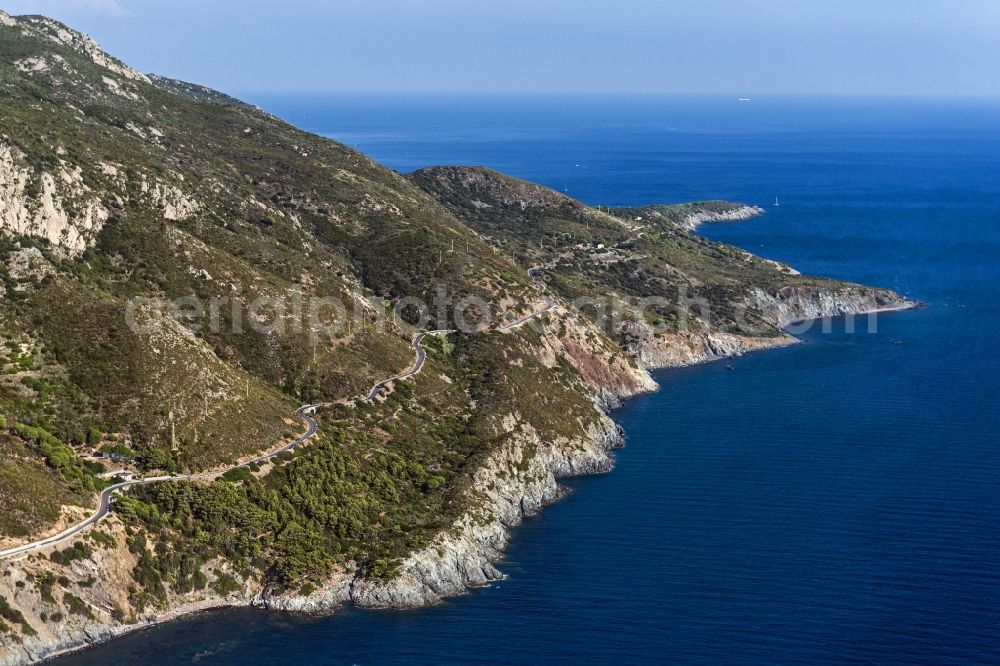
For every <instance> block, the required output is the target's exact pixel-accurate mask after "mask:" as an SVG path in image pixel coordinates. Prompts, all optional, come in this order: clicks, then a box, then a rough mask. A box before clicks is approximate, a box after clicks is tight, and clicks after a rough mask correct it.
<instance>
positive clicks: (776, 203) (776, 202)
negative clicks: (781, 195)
mask: <svg viewBox="0 0 1000 666" xmlns="http://www.w3.org/2000/svg"><path fill="white" fill-rule="evenodd" d="M774 205H775V206H780V205H781V204H780V203H778V197H774Z"/></svg>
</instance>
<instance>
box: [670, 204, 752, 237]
mask: <svg viewBox="0 0 1000 666" xmlns="http://www.w3.org/2000/svg"><path fill="white" fill-rule="evenodd" d="M763 214H764V209H763V208H761V207H760V206H744V205H742V204H739V205H734V206H733V207H732V208H730V209H728V210H698V211H694V212H692V213H690V214H688V215H686V216H685V217H684V218H683V219H682V221H681V224H680V226H681V227H682V228H684V229H687V230H688V231H694V230H695V229H697V228H698V227H700V226H701V225H703V224H709V223H712V222H742V221H744V220H749V219H752V218H754V217H757V216H759V215H763Z"/></svg>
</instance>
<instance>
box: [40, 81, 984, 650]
mask: <svg viewBox="0 0 1000 666" xmlns="http://www.w3.org/2000/svg"><path fill="white" fill-rule="evenodd" d="M253 101H255V102H257V103H259V104H261V105H262V106H263V107H265V108H266V109H268V110H269V111H272V112H273V113H276V114H277V115H280V116H282V117H284V118H286V119H288V120H289V121H291V122H293V123H295V124H297V125H299V126H301V127H303V128H305V129H307V130H310V131H313V132H317V133H320V134H324V135H327V136H329V137H332V138H335V139H337V140H340V141H343V142H345V143H347V144H350V145H356V146H357V147H358V149H360V150H362V151H364V152H366V153H368V154H370V155H372V156H373V157H374V158H376V159H378V160H380V161H382V162H384V163H385V164H388V165H389V166H391V167H393V168H396V169H398V170H400V171H409V170H412V169H415V168H418V167H421V166H427V165H433V164H483V165H487V166H491V167H494V168H497V169H499V170H502V171H505V172H508V173H511V174H513V175H517V176H521V177H524V178H528V179H531V180H535V181H538V182H540V183H544V184H546V185H549V186H552V187H554V188H557V189H559V190H561V191H566V192H568V193H569V194H570V195H572V196H575V197H578V198H580V199H583V200H584V201H586V202H589V203H592V204H612V205H614V204H644V203H653V202H679V201H685V200H691V199H698V198H709V197H711V198H729V199H735V200H740V201H746V202H749V203H756V204H761V205H766V206H768V213H767V215H766V216H764V217H762V218H759V219H756V220H753V221H750V222H746V223H741V224H730V225H723V226H714V227H710V228H705V229H704V230H703V231H704V233H705V234H706V235H707V236H709V237H711V238H713V239H717V240H722V241H726V242H729V243H733V244H736V245H739V246H742V247H744V248H747V249H749V250H752V251H753V252H756V253H759V254H762V255H765V256H767V257H771V258H775V259H780V260H783V261H787V262H789V263H792V264H793V265H795V266H796V267H798V268H799V269H801V270H803V271H804V272H811V273H817V274H823V275H829V276H835V277H840V278H845V279H851V280H856V281H860V282H865V283H870V284H873V285H879V286H886V287H892V288H894V289H896V290H898V291H900V292H903V293H905V294H908V295H910V296H912V297H914V298H917V299H919V300H922V301H925V302H927V303H928V304H929V305H928V307H927V308H926V309H923V310H920V311H916V312H906V313H898V314H892V315H886V316H882V317H880V318H879V321H878V331H877V333H867V332H864V333H855V334H847V333H845V332H844V330H843V326H842V325H837V326H835V327H834V330H833V332H831V333H828V334H824V333H821V332H820V331H814V332H811V333H808V334H806V336H805V340H806V344H802V345H798V346H795V347H793V348H788V349H782V350H777V351H771V352H766V353H761V354H756V355H752V356H748V357H745V358H742V359H738V360H736V361H735V362H734V365H735V371H733V372H727V371H726V370H725V368H724V367H723V366H722V365H720V364H713V365H708V366H702V367H696V368H688V369H683V370H673V371H668V372H662V373H659V374H658V375H657V379H658V380H659V381H660V383H661V384H662V387H663V390H662V391H661V392H660V393H657V394H655V395H650V396H645V397H641V398H638V399H636V400H633V401H631V402H629V403H628V404H627V405H626V406H625V407H624V408H623V409H621V410H620V411H618V412H617V413H616V414H615V416H616V418H617V419H618V420H619V422H620V423H621V424H622V425H623V426H624V428H625V430H626V432H627V433H628V437H629V441H628V446H627V447H626V448H625V449H624V450H622V451H621V452H620V453H619V455H618V465H617V467H616V469H615V470H614V471H613V472H612V473H610V474H606V475H602V476H597V477H590V478H585V479H579V480H574V481H571V482H569V485H570V486H571V487H572V489H573V491H574V492H572V493H571V494H570V495H569V496H568V497H566V498H565V499H564V500H563V501H562V502H560V503H558V504H556V505H555V506H553V507H551V508H549V509H547V510H546V511H544V512H543V513H542V514H541V515H540V516H538V517H535V518H532V519H530V520H528V521H527V522H526V523H525V525H524V526H523V527H521V528H519V529H518V530H517V531H516V533H515V535H514V539H513V542H512V544H511V548H510V550H509V552H508V554H507V556H506V558H505V560H504V561H503V562H502V564H501V565H500V566H501V569H502V570H503V571H504V572H505V573H506V574H508V578H507V579H506V580H504V581H502V582H500V583H497V584H495V585H493V586H491V587H489V588H487V589H484V590H480V591H477V592H475V593H473V594H470V595H467V596H465V597H462V598H458V599H454V600H451V601H448V602H447V603H444V604H441V605H439V606H437V607H434V608H428V609H425V610H420V611H411V612H361V611H355V610H347V611H345V612H343V613H340V614H339V615H337V616H334V617H330V618H323V619H309V618H299V617H290V616H286V615H281V614H268V613H264V612H259V611H224V612H212V613H207V614H202V615H198V616H194V617H191V618H187V619H182V620H179V621H176V622H173V623H171V624H168V625H164V626H161V627H157V628H155V629H152V630H148V631H143V632H140V633H137V634H133V635H131V636H129V637H126V638H123V639H121V640H119V641H117V642H114V643H111V644H108V645H104V646H101V647H99V648H96V649H94V650H91V651H88V652H84V653H81V654H78V655H74V656H72V657H69V658H66V659H63V660H61V661H60V662H59V663H60V664H64V665H65V666H70V665H71V664H74V665H83V664H87V665H92V664H106V663H119V664H142V665H143V666H156V665H159V664H188V663H198V664H237V663H256V664H365V665H367V664H372V665H374V664H404V663H406V664H527V663H532V664H610V663H682V664H706V665H707V664H712V665H715V664H761V665H764V664H787V663H802V664H844V663H866V664H894V663H899V664H902V663H921V664H962V665H965V664H973V663H998V662H1000V570H998V565H1000V407H998V400H1000V382H998V377H1000V353H998V349H997V332H998V331H1000V286H998V285H1000V103H997V102H976V101H948V102H942V101H928V100H912V99H911V100H906V99H870V100H858V99H764V98H760V99H754V100H753V101H752V102H749V103H737V102H736V100H735V99H730V98H721V97H720V98H710V97H701V98H670V97H664V98H638V97H633V98H629V97H623V98H588V97H576V98H570V97H563V98H551V99H545V98H517V97H510V98H500V99H489V98H485V97H478V98H477V97H471V98H470V97H465V98H460V97H432V98H427V97H368V98H350V99H348V98H271V97H267V96H256V97H255V98H254V100H253ZM775 197H779V198H780V201H781V206H780V207H778V208H775V207H773V206H771V205H770V204H772V203H773V201H774V198H775ZM893 339H900V340H902V341H903V344H901V345H893V344H891V343H890V341H891V340H893Z"/></svg>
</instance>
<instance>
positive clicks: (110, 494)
mask: <svg viewBox="0 0 1000 666" xmlns="http://www.w3.org/2000/svg"><path fill="white" fill-rule="evenodd" d="M535 271H536V269H534V268H532V269H529V270H528V275H529V276H530V277H531V279H532V280H533V281H534V283H535V287H536V288H537V289H538V290H539V292H544V291H545V285H544V284H543V283H542V282H541V281H540V280H539V279H538V278H536V277H535V275H534V273H535ZM556 305H557V303H556V302H555V300H553V299H552V298H549V299H548V301H547V302H546V304H545V307H544V308H542V309H540V310H537V311H535V312H533V313H531V314H529V315H527V316H526V317H522V318H520V319H518V320H517V321H514V322H513V323H510V324H506V325H503V326H498V327H497V328H496V329H495V330H497V331H499V332H506V331H511V330H514V329H516V328H518V327H519V326H522V325H524V324H525V323H527V322H529V321H531V320H532V319H534V318H536V317H540V316H541V315H543V314H545V313H547V312H549V311H550V310H552V309H553V308H555V307H556ZM454 332H455V331H454V329H437V330H434V331H424V332H423V333H420V334H418V335H417V336H416V337H415V338H413V343H412V347H413V352H414V354H415V359H414V362H413V365H412V366H411V367H410V369H409V370H406V371H405V372H402V373H400V374H398V375H394V376H392V377H389V378H388V379H383V380H382V381H380V382H378V383H376V384H375V385H374V386H372V388H371V390H370V391H369V392H368V394H367V395H365V396H364V398H362V400H364V401H366V402H371V401H372V400H375V398H377V397H378V395H379V393H381V392H382V391H383V389H385V387H386V386H388V385H389V384H391V383H392V382H395V381H399V380H402V379H408V378H410V377H413V376H414V375H417V374H419V373H420V371H421V370H423V368H424V363H425V362H426V361H427V351H426V350H425V349H424V347H423V341H424V339H425V338H427V336H429V335H448V334H449V333H454ZM331 404H333V403H317V404H310V405H303V406H301V407H299V408H298V409H297V410H296V412H295V414H296V415H297V416H298V417H299V418H300V419H302V420H303V421H304V422H305V424H306V429H305V432H303V433H302V434H301V435H299V436H298V437H296V438H295V439H294V440H292V441H291V442H289V443H288V444H285V445H284V446H282V447H281V448H280V449H276V450H274V451H271V452H269V453H266V454H264V455H261V456H258V457H256V458H253V459H252V460H247V461H246V462H243V463H240V464H239V465H233V466H232V467H229V468H227V469H224V470H221V471H215V472H201V473H198V474H180V475H177V476H154V477H149V478H145V479H135V480H132V481H123V482H121V483H116V484H115V485H113V486H108V487H107V488H105V489H104V490H102V491H101V496H100V505H99V506H98V508H97V511H95V512H94V513H93V515H91V516H90V517H88V518H86V519H84V520H82V521H81V522H79V523H77V524H76V525H73V526H72V527H68V528H66V529H65V530H63V531H62V532H60V533H59V534H55V535H53V536H50V537H46V538H44V539H40V540H38V541H33V542H32V543H28V544H24V545H22V546H17V547H15V548H9V549H7V550H3V551H0V561H2V560H8V559H12V558H15V557H25V556H27V555H30V554H31V553H33V552H36V551H38V550H42V549H44V548H47V547H48V546H54V545H56V544H58V543H62V542H63V541H66V540H67V539H71V538H73V537H75V536H77V535H79V534H81V533H83V532H85V531H86V530H88V529H90V528H91V527H93V526H94V525H97V524H98V523H100V522H101V521H102V520H104V519H105V518H106V517H107V516H108V514H109V513H110V512H111V507H112V505H113V504H114V496H115V494H116V493H118V492H120V491H123V490H126V489H128V488H134V487H136V486H143V485H147V484H150V483H158V482H160V481H213V480H215V479H217V478H219V477H221V476H222V475H223V474H225V473H227V472H231V471H232V470H235V469H240V468H245V467H249V466H251V465H254V464H261V463H265V462H268V461H270V460H273V459H274V458H276V457H277V456H279V455H281V454H282V453H285V452H286V451H291V450H292V449H294V448H296V447H297V446H299V445H301V444H304V443H305V442H307V441H309V440H310V439H312V438H313V437H315V435H316V431H317V430H318V427H319V426H318V424H317V423H316V420H315V419H314V418H312V414H314V413H315V412H316V410H317V409H318V408H320V407H328V406H330V405H331Z"/></svg>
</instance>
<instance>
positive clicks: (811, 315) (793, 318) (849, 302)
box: [750, 285, 917, 327]
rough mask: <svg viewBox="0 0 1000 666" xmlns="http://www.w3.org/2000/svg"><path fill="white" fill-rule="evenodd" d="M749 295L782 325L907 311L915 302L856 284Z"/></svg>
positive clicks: (890, 292) (755, 303)
mask: <svg viewBox="0 0 1000 666" xmlns="http://www.w3.org/2000/svg"><path fill="white" fill-rule="evenodd" d="M750 294H751V302H752V303H753V305H754V306H755V307H756V308H757V309H759V310H760V311H761V312H762V313H764V315H765V316H767V317H768V318H769V319H771V320H772V321H774V322H775V323H776V324H777V325H778V326H781V327H786V326H788V325H789V324H792V323H794V322H799V321H803V320H811V319H822V318H826V317H841V316H844V315H860V314H873V313H877V312H886V311H891V310H906V309H908V308H912V307H914V306H916V305H917V304H916V303H914V302H912V301H909V300H907V299H905V298H903V297H902V296H900V295H899V294H897V293H896V292H894V291H891V290H889V289H875V288H872V287H861V286H857V285H844V286H842V287H839V288H838V287H832V288H831V287H806V286H787V287H782V288H781V289H778V290H776V291H765V290H763V289H760V288H754V289H752V290H751V292H750Z"/></svg>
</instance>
